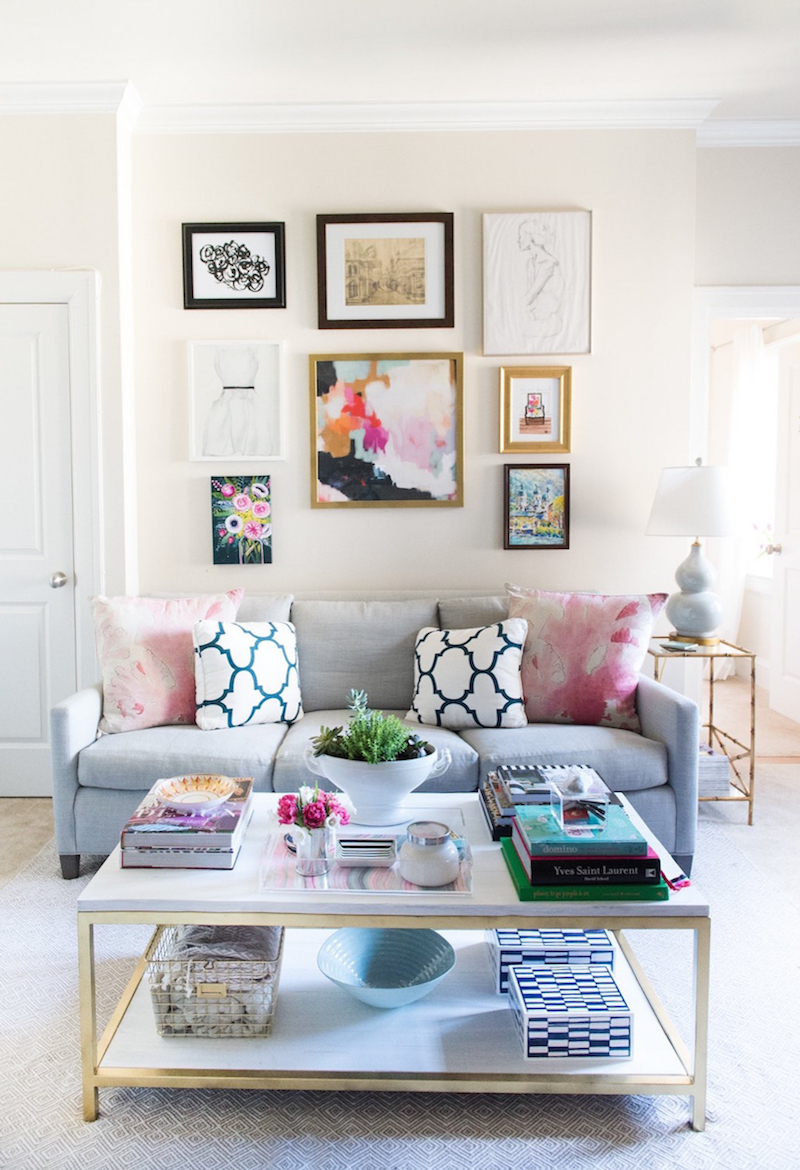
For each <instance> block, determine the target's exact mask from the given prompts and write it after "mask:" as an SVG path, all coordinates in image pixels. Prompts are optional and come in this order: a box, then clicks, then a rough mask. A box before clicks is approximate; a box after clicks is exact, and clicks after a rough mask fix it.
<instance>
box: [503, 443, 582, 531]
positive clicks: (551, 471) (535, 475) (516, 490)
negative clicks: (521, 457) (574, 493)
mask: <svg viewBox="0 0 800 1170" xmlns="http://www.w3.org/2000/svg"><path fill="white" fill-rule="evenodd" d="M503 548H507V549H514V548H569V464H568V463H550V464H543V463H527V464H522V463H507V464H506V465H505V529H504V537H503Z"/></svg>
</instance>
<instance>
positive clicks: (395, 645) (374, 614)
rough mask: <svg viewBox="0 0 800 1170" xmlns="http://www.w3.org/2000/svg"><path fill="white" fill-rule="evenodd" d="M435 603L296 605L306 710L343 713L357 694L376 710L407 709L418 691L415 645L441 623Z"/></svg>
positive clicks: (428, 600) (431, 600)
mask: <svg viewBox="0 0 800 1170" xmlns="http://www.w3.org/2000/svg"><path fill="white" fill-rule="evenodd" d="M437 616H438V610H437V605H436V600H435V599H434V598H423V599H421V600H420V599H416V598H414V599H409V600H406V601H316V600H309V601H295V603H294V605H293V606H292V621H293V623H294V626H295V629H296V630H297V653H298V659H299V663H300V685H301V686H302V688H303V707H304V709H305V710H306V711H324V710H331V709H334V710H335V709H338V708H340V707H342V706H344V704H345V703H346V702H347V696H348V694H349V693H350V691H351V690H353V689H355V690H362V691H366V692H367V695H368V696H369V705H370V707H372V708H373V709H374V710H379V711H380V710H387V709H390V708H391V709H402V711H403V713H405V712H406V711H407V710H408V708H409V706H410V704H411V695H412V692H413V690H414V643H415V641H416V637H417V631H418V630H420V629H421V628H422V627H423V626H435V625H436V624H437Z"/></svg>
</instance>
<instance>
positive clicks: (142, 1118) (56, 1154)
mask: <svg viewBox="0 0 800 1170" xmlns="http://www.w3.org/2000/svg"><path fill="white" fill-rule="evenodd" d="M700 834H701V840H700V845H699V849H698V860H697V862H696V872H695V879H696V881H697V883H698V885H699V886H700V887H701V888H702V889H703V891H704V893H705V894H706V895H707V897H708V898H709V900H710V902H711V905H712V991H711V1043H710V1074H709V1107H708V1127H707V1130H706V1131H705V1132H704V1133H694V1132H693V1131H692V1130H691V1129H690V1128H689V1123H688V1117H689V1109H688V1102H687V1099H686V1098H685V1097H667V1096H664V1097H643V1096H638V1097H606V1096H590V1097H574V1096H550V1097H547V1096H536V1097H524V1096H505V1095H503V1096H495V1095H486V1096H479V1095H472V1094H456V1095H445V1094H433V1093H431V1094H422V1093H421V1094H414V1093H372V1092H365V1093H333V1092H329V1093H328V1092H259V1091H250V1092H244V1091H241V1092H239V1091H212V1090H188V1089H176V1090H157V1089H105V1090H102V1091H101V1093H100V1104H101V1114H100V1118H99V1120H98V1121H96V1122H94V1123H91V1124H87V1123H84V1122H83V1121H82V1119H81V1096H80V1069H79V1044H78V1019H77V1012H78V1004H77V975H76V966H77V964H76V930H75V899H76V896H77V894H78V892H79V890H80V889H82V888H83V886H84V885H85V884H86V882H87V881H88V877H84V878H81V879H79V880H78V881H75V882H64V881H61V880H60V879H59V878H58V877H57V861H56V856H55V849H54V846H53V845H52V843H51V844H50V845H48V846H47V847H46V848H45V849H44V850H43V851H42V853H41V854H39V856H38V857H36V858H35V859H34V861H32V862H31V864H30V865H29V866H28V867H27V869H26V870H24V871H23V872H22V873H21V874H20V875H19V876H18V877H17V878H15V879H14V880H13V881H12V882H10V883H9V884H8V886H6V887H5V889H3V890H2V891H0V922H2V943H3V946H2V952H1V953H0V972H1V975H0V987H2V994H1V995H0V1167H2V1168H3V1170H39V1168H41V1170H53V1168H55V1167H57V1168H58V1170H117V1168H120V1170H121V1168H122V1167H125V1168H127V1167H130V1166H136V1167H138V1168H140V1170H150V1168H153V1170H156V1168H158V1170H185V1168H186V1167H187V1166H202V1167H205V1168H207V1170H216V1168H222V1167H228V1166H234V1167H235V1168H236V1170H263V1168H265V1167H276V1168H280V1170H308V1168H311V1167H313V1168H314V1170H378V1168H380V1170H395V1168H396V1170H423V1168H426V1170H427V1168H437V1170H438V1168H442V1170H444V1168H448V1170H449V1168H452V1170H456V1168H458V1170H463V1168H464V1167H475V1168H478V1170H494V1168H497V1170H518V1168H519V1170H523V1168H524V1170H538V1168H542V1170H545V1168H546V1170H560V1168H563V1170H588V1168H590V1167H591V1170H640V1168H642V1167H646V1168H647V1170H666V1168H667V1167H669V1168H674V1167H679V1168H686V1170H707V1168H711V1167H725V1170H751V1168H752V1170H756V1168H758V1170H797V1167H798V1165H799V1164H800V1155H799V1154H798V1149H800V1144H799V1143H798V1133H800V1091H799V1090H800V1075H799V1074H798V1061H797V1053H798V1051H800V1014H799V1012H798V996H797V990H796V989H797V980H798V974H799V973H800V972H799V970H798V968H799V967H800V944H799V942H798V940H799V939H800V930H798V927H799V926H800V921H799V919H800V903H798V900H797V896H796V895H794V896H793V895H792V893H791V892H789V893H787V890H788V889H789V886H790V883H788V882H787V883H782V884H778V883H777V882H776V880H775V878H774V877H773V876H771V875H770V874H768V873H764V872H761V871H760V870H759V869H758V868H757V867H756V866H755V865H754V864H753V863H752V862H751V861H750V860H748V859H747V857H746V856H745V855H744V854H743V853H742V851H741V850H740V849H739V848H738V847H737V845H736V839H737V835H740V834H741V827H739V826H730V825H721V824H717V823H701V827H700ZM97 933H98V935H99V946H98V953H99V960H98V961H99V963H100V964H102V970H103V981H104V983H106V984H110V985H113V984H114V983H115V982H116V985H117V986H116V987H113V986H111V989H110V990H111V992H113V996H116V995H117V994H118V990H117V989H118V988H119V987H121V986H122V983H123V981H124V978H125V975H126V972H127V971H129V970H130V957H131V956H133V955H136V954H137V953H138V952H139V951H140V949H141V946H142V944H143V942H144V940H145V938H146V936H147V934H148V933H149V932H148V931H146V930H145V931H144V933H143V932H142V930H141V929H140V928H130V929H125V930H122V929H120V928H115V929H113V930H106V929H102V928H99V929H98V931H97ZM632 937H633V939H634V943H635V945H636V948H637V952H638V953H639V954H640V957H641V958H642V960H643V963H644V965H645V966H646V968H647V970H648V973H649V974H650V975H651V978H652V979H653V981H654V982H655V983H656V985H657V987H658V989H659V991H660V993H661V995H662V998H663V999H664V1000H665V1002H666V1005H667V1007H668V1009H670V1011H671V1012H673V1013H674V1014H675V1016H676V1018H677V1019H680V1013H681V1008H680V1004H681V1002H682V1000H683V998H684V996H685V992H686V990H687V987H688V974H687V973H688V971H689V964H690V953H689V948H690V942H689V937H688V936H687V937H686V938H682V937H681V938H679V939H678V940H677V942H678V944H679V945H677V946H676V939H675V936H674V935H673V936H672V937H671V938H670V937H669V936H668V935H667V934H666V933H664V932H659V933H658V934H655V933H650V932H647V933H644V932H638V933H637V934H635V935H634V936H632ZM109 976H113V978H111V979H109ZM110 998H111V996H109V1000H110ZM110 1006H111V1002H103V1003H101V1005H100V1007H101V1012H102V1013H103V1014H105V1013H107V1012H108V1010H109V1008H110Z"/></svg>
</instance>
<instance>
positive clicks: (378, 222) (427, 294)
mask: <svg viewBox="0 0 800 1170" xmlns="http://www.w3.org/2000/svg"><path fill="white" fill-rule="evenodd" d="M317 276H318V320H319V327H320V329H378V328H383V329H419V328H429V329H430V328H452V326H453V321H454V316H453V215H452V212H430V213H428V212H410V213H408V214H402V215H397V214H369V215H318V216H317Z"/></svg>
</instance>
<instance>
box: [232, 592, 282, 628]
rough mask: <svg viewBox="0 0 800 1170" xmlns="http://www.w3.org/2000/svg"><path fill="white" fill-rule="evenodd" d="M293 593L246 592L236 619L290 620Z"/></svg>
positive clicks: (249, 620)
mask: <svg viewBox="0 0 800 1170" xmlns="http://www.w3.org/2000/svg"><path fill="white" fill-rule="evenodd" d="M293 600H294V594H292V593H246V594H245V595H244V597H243V598H242V604H241V605H240V606H239V612H238V613H237V615H236V620H237V621H240V622H288V620H289V617H290V616H291V612H292V601H293Z"/></svg>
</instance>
